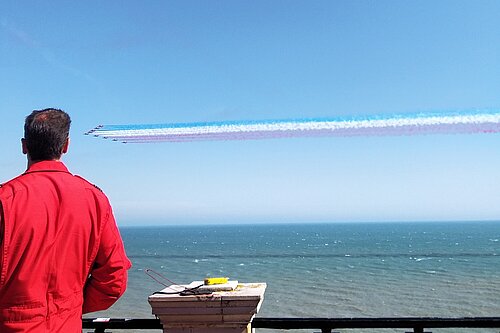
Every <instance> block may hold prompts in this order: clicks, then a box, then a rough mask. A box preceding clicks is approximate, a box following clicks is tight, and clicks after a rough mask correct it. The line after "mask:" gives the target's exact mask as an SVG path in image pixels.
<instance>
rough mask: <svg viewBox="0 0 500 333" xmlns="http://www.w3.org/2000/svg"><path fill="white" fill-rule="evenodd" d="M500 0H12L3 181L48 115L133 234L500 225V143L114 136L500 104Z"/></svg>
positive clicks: (1, 86)
mask: <svg viewBox="0 0 500 333" xmlns="http://www.w3.org/2000/svg"><path fill="white" fill-rule="evenodd" d="M498 17H500V2H498V1H413V2H411V1H146V2H144V1H85V2H68V1H51V2H50V3H47V2H43V1H2V2H1V3H0V112H1V122H0V149H1V151H2V158H1V159H0V179H1V180H2V181H6V180H8V179H10V178H12V177H14V176H16V175H17V174H19V173H20V172H22V171H24V169H25V157H24V156H23V155H22V154H21V150H20V143H19V140H20V138H21V137H22V135H23V133H22V125H23V121H24V117H25V116H26V115H27V114H29V113H30V112H31V110H33V109H40V108H45V107H58V108H62V109H64V110H66V111H67V112H68V113H69V114H70V115H71V116H72V119H73V127H72V133H71V139H72V145H71V149H70V152H69V154H68V155H66V156H65V157H64V159H63V160H64V161H65V162H66V164H67V165H68V166H69V167H70V169H71V170H72V171H73V172H74V173H77V174H80V175H83V176H85V177H86V178H88V179H89V180H91V181H92V182H94V183H96V184H97V185H99V186H100V187H101V188H102V189H103V190H104V191H105V192H106V193H107V194H108V196H109V197H110V200H111V201H112V204H113V207H114V210H115V214H116V216H117V219H118V223H119V224H120V225H129V224H143V225H145V224H178V223H268V222H351V221H352V222H357V221H434V220H440V221H441V220H445V221H448V220H499V219H500V205H499V202H500V177H498V170H500V154H499V148H498V147H499V145H498V143H499V139H500V137H499V135H498V134H490V135H434V136H430V135H428V136H394V137H355V138H331V137H330V138H295V139H279V140H257V141H227V142H224V141H217V142H191V143H177V144H175V143H174V144H173V143H160V144H127V145H124V144H119V143H114V142H108V141H106V140H102V139H98V138H93V137H88V136H84V135H83V133H84V132H86V131H88V130H89V129H91V128H93V127H94V126H96V125H98V124H142V123H172V122H198V121H225V120H260V119H284V118H285V119H287V118H315V117H336V116H357V115H374V114H392V113H407V112H408V113H413V112H426V111H432V112H434V111H450V110H469V109H478V108H493V109H498V108H500V93H499V92H500V62H499V61H498V59H500V20H498Z"/></svg>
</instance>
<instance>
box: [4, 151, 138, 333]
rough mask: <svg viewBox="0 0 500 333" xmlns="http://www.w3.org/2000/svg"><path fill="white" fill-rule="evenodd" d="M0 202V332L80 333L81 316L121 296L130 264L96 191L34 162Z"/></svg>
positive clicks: (58, 168)
mask: <svg viewBox="0 0 500 333" xmlns="http://www.w3.org/2000/svg"><path fill="white" fill-rule="evenodd" d="M0 201H1V207H2V211H3V213H2V216H3V218H2V224H3V241H2V248H1V249H2V252H1V253H2V256H1V257H0V269H1V274H0V332H9V331H16V332H17V331H21V332H22V331H30V332H31V330H33V332H81V315H82V311H83V312H91V311H97V310H102V309H105V308H107V307H109V306H110V305H111V304H113V303H114V302H115V301H116V300H117V299H118V298H119V297H120V296H121V295H122V294H123V292H124V290H125V287H126V277H127V275H126V270H127V269H128V268H129V267H130V262H129V261H128V259H127V258H126V256H125V251H124V249H123V244H122V242H121V238H120V236H119V233H118V230H117V227H116V223H115V221H114V218H113V214H112V211H111V207H110V205H109V203H108V200H107V198H106V196H105V195H104V194H103V193H102V192H101V191H100V190H99V189H97V188H96V187H94V186H93V185H92V184H90V183H88V182H87V181H85V180H84V179H82V178H80V177H77V176H73V175H71V174H70V173H69V172H68V170H67V169H66V167H65V166H64V165H63V164H62V163H61V162H58V161H42V162H37V163H34V164H33V165H31V167H30V168H29V169H28V171H27V172H26V173H25V174H23V175H21V176H19V177H17V178H15V179H13V180H12V181H10V182H8V183H7V184H4V185H3V186H2V187H1V188H0ZM89 274H91V275H92V276H91V277H90V278H89ZM84 298H85V302H84ZM82 309H83V310H82Z"/></svg>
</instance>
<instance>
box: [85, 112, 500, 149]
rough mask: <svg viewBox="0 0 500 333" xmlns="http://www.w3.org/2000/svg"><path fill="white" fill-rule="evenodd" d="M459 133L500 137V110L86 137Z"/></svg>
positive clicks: (141, 129)
mask: <svg viewBox="0 0 500 333" xmlns="http://www.w3.org/2000/svg"><path fill="white" fill-rule="evenodd" d="M460 133H500V110H488V111H466V112H447V113H418V114H406V115H392V116H387V115H376V116H368V117H352V118H331V119H319V118H318V119H297V120H266V121H224V122H206V123H179V124H163V125H100V126H97V127H96V128H94V129H92V130H90V131H89V132H87V133H85V134H87V135H94V136H96V137H102V138H105V139H111V140H114V141H120V142H124V143H134V142H138V143H141V142H182V141H203V140H250V139H271V138H289V137H325V136H381V135H422V134H460Z"/></svg>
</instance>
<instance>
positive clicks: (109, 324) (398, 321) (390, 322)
mask: <svg viewBox="0 0 500 333" xmlns="http://www.w3.org/2000/svg"><path fill="white" fill-rule="evenodd" d="M252 327H253V328H262V329H280V330H294V329H311V330H318V329H319V330H321V332H322V333H333V330H334V329H367V328H368V329H369V328H379V329H380V328H382V329H399V328H400V329H405V330H408V329H409V330H412V331H413V332H414V333H423V332H429V331H427V330H429V329H433V328H495V329H500V317H469V318H429V317H423V318H422V317H410V318H254V320H253V321H252ZM83 329H93V332H94V333H104V332H106V329H124V330H127V329H134V330H141V329H158V330H161V329H162V325H161V323H160V320H159V319H109V320H106V321H102V320H95V319H92V318H84V319H83Z"/></svg>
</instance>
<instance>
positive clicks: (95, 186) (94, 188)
mask: <svg viewBox="0 0 500 333" xmlns="http://www.w3.org/2000/svg"><path fill="white" fill-rule="evenodd" d="M74 176H75V177H76V178H78V179H80V180H81V181H82V182H83V183H84V184H85V185H86V186H88V187H89V188H90V189H92V190H98V191H99V192H101V193H103V194H104V192H103V190H102V189H101V188H100V187H99V186H97V185H96V184H94V183H91V182H90V181H88V180H87V179H85V178H83V177H82V176H79V175H74Z"/></svg>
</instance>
